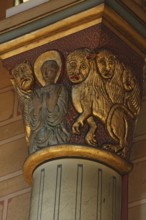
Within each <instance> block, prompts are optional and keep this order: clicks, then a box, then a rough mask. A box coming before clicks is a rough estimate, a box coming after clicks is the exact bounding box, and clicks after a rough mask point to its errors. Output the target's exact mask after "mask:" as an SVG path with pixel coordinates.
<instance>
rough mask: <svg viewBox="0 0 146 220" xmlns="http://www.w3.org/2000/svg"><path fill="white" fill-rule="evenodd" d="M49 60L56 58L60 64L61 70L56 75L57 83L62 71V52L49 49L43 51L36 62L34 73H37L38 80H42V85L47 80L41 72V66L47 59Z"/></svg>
mask: <svg viewBox="0 0 146 220" xmlns="http://www.w3.org/2000/svg"><path fill="white" fill-rule="evenodd" d="M48 60H55V61H56V62H57V64H58V66H59V70H58V72H57V75H56V78H55V83H56V82H57V80H58V78H59V76H60V73H61V69H62V60H61V56H60V53H59V52H58V51H56V50H49V51H47V52H45V53H42V54H41V55H40V56H39V57H38V58H37V59H36V61H35V63H34V73H35V76H36V78H37V80H38V81H39V82H40V84H41V85H42V86H45V85H46V83H45V80H44V79H43V76H42V72H41V66H42V65H43V63H44V62H45V61H48Z"/></svg>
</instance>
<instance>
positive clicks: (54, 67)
mask: <svg viewBox="0 0 146 220" xmlns="http://www.w3.org/2000/svg"><path fill="white" fill-rule="evenodd" d="M58 70H59V66H58V64H57V62H56V61H55V60H48V61H46V62H44V63H43V65H42V67H41V71H42V75H43V79H44V80H45V82H46V84H51V83H54V82H55V79H56V75H57V73H58Z"/></svg>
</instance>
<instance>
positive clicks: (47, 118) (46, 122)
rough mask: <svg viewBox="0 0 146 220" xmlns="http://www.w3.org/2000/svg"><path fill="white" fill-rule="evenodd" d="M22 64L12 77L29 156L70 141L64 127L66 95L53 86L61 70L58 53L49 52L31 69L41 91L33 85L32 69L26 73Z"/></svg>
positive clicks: (60, 88)
mask: <svg viewBox="0 0 146 220" xmlns="http://www.w3.org/2000/svg"><path fill="white" fill-rule="evenodd" d="M25 65H26V64H24V63H21V64H19V65H18V66H16V67H15V68H14V69H13V71H12V75H13V82H14V83H13V84H14V85H15V88H16V92H17V94H18V98H19V100H20V105H21V106H22V108H21V109H22V115H23V118H24V124H25V127H26V130H27V127H28V128H29V135H27V137H28V138H27V139H28V145H29V153H33V152H36V151H38V150H40V149H42V148H45V147H48V146H50V145H56V144H63V143H68V141H69V139H70V134H69V132H68V131H67V127H66V114H67V108H68V93H67V91H66V88H65V87H64V86H63V85H62V84H57V83H56V82H57V80H58V78H59V76H60V74H61V67H62V66H61V65H62V64H61V57H60V54H59V52H57V51H48V52H46V53H44V54H41V55H40V56H39V57H38V58H37V60H36V61H35V64H34V70H35V75H36V77H37V78H38V81H39V82H40V84H41V87H40V88H36V87H35V86H34V83H33V82H34V80H33V79H34V78H33V75H32V70H31V68H29V71H27V70H28V69H26V68H24V67H25ZM27 65H28V64H27ZM28 73H29V74H28ZM28 75H29V77H28ZM21 76H22V77H21ZM30 76H31V77H30ZM22 78H24V79H23V80H22ZM30 79H31V80H30ZM30 82H31V83H30ZM32 87H33V91H32Z"/></svg>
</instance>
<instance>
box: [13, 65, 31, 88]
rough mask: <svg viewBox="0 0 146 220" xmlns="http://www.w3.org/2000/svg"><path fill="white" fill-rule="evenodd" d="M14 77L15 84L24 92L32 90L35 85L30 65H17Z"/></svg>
mask: <svg viewBox="0 0 146 220" xmlns="http://www.w3.org/2000/svg"><path fill="white" fill-rule="evenodd" d="M12 76H13V80H14V82H15V84H16V85H17V86H18V87H19V88H20V89H21V90H23V91H29V90H31V88H32V86H33V84H34V78H33V74H32V69H31V67H30V65H29V64H28V63H21V64H19V65H17V66H16V67H15V68H14V69H13V71H12Z"/></svg>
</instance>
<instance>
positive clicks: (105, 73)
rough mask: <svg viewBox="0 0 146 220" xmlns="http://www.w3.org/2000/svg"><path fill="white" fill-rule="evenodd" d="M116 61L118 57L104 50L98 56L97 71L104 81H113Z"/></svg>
mask: <svg viewBox="0 0 146 220" xmlns="http://www.w3.org/2000/svg"><path fill="white" fill-rule="evenodd" d="M115 60H116V57H115V56H114V55H113V54H112V53H110V52H109V51H107V50H102V51H100V52H99V53H98V54H97V58H96V63H97V69H98V71H99V73H100V75H101V76H102V77H103V78H104V79H111V78H112V77H113V75H114V70H115Z"/></svg>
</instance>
